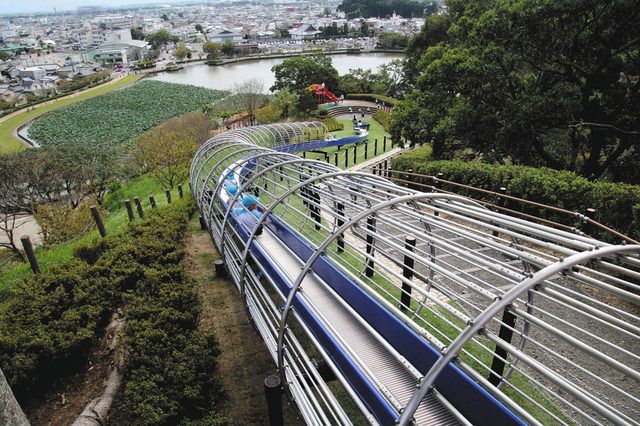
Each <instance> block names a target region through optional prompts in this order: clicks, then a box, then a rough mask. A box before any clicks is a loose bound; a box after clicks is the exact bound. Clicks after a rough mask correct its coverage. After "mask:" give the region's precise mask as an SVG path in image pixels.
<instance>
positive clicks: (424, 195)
mask: <svg viewBox="0 0 640 426" xmlns="http://www.w3.org/2000/svg"><path fill="white" fill-rule="evenodd" d="M436 198H448V199H451V198H453V199H459V200H465V201H468V199H466V198H464V197H461V196H459V195H449V194H439V193H413V194H408V195H401V196H397V197H394V198H390V199H388V200H385V201H381V202H379V203H376V204H374V205H373V206H372V207H371V208H369V209H367V210H364V211H362V212H360V213H358V214H357V215H355V216H354V217H352V218H351V219H349V220H348V221H346V222H345V223H344V224H343V225H342V226H341V227H339V228H338V229H337V230H336V231H334V232H333V234H332V235H331V236H329V237H328V238H327V239H326V240H324V242H323V243H322V244H321V245H320V246H319V247H318V248H317V249H316V250H315V252H314V253H313V255H311V257H310V258H309V260H307V262H306V263H305V265H304V267H303V268H302V271H301V272H300V274H298V277H297V278H296V281H295V282H294V283H293V285H292V286H291V290H289V295H288V296H287V301H286V302H285V306H284V308H283V310H282V316H281V318H280V324H279V326H278V349H277V350H278V369H279V370H280V375H281V376H283V375H284V368H283V367H284V364H283V361H284V353H283V343H284V332H285V328H286V327H287V318H288V317H289V312H290V311H291V307H292V305H293V299H294V298H295V296H296V294H297V292H298V290H299V289H300V286H301V284H302V281H303V280H304V278H305V276H306V275H307V273H308V272H309V271H310V270H311V267H312V266H313V264H314V263H315V261H316V260H317V259H318V258H319V257H320V256H321V255H322V254H324V251H325V250H326V249H327V247H329V245H330V244H331V243H332V242H333V241H335V239H336V238H338V236H339V235H340V234H342V233H343V232H345V231H346V230H348V229H349V228H350V227H352V226H353V224H355V223H358V222H360V221H361V220H362V219H364V218H365V217H367V216H369V215H371V214H372V213H375V212H377V211H379V210H381V209H384V208H385V207H389V206H393V205H396V204H401V203H405V202H407V201H414V200H421V199H436Z"/></svg>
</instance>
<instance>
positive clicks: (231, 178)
mask: <svg viewBox="0 0 640 426" xmlns="http://www.w3.org/2000/svg"><path fill="white" fill-rule="evenodd" d="M235 178H236V174H235V173H233V172H229V173H228V174H227V179H230V180H234V179H235Z"/></svg>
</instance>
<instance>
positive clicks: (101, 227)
mask: <svg viewBox="0 0 640 426" xmlns="http://www.w3.org/2000/svg"><path fill="white" fill-rule="evenodd" d="M90 209H91V216H93V220H94V221H95V222H96V226H97V227H98V232H99V233H100V236H101V237H103V238H104V237H105V236H106V235H107V230H106V229H105V227H104V223H103V222H102V217H100V212H99V211H98V208H97V207H96V206H91V207H90Z"/></svg>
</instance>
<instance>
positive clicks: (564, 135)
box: [392, 0, 640, 179]
mask: <svg viewBox="0 0 640 426" xmlns="http://www.w3.org/2000/svg"><path fill="white" fill-rule="evenodd" d="M447 6H448V14H447V15H446V16H444V17H442V18H435V17H434V18H432V19H429V20H428V21H427V23H426V25H425V28H424V29H423V31H422V32H421V33H420V34H419V35H418V36H417V37H416V38H415V39H414V40H413V42H412V43H411V44H410V46H409V48H408V51H409V56H408V57H409V60H408V61H407V65H406V67H405V79H406V80H407V81H409V82H412V81H415V85H414V86H413V89H412V90H411V91H410V92H409V93H408V94H407V97H406V99H405V100H404V101H403V102H402V103H401V104H400V106H399V107H398V108H397V109H396V111H394V114H393V117H392V131H393V132H394V136H395V137H398V136H399V135H403V136H405V137H407V138H409V139H410V140H412V141H413V142H424V141H433V144H434V145H433V147H434V155H435V156H436V157H437V158H447V157H448V156H451V155H452V153H454V152H456V151H457V150H461V149H472V150H474V151H475V152H476V153H477V154H478V155H479V156H481V157H483V158H484V159H485V160H488V161H498V162H503V161H512V162H515V163H521V164H530V165H545V166H549V167H553V168H556V169H568V170H573V171H576V172H578V173H580V174H582V175H583V176H586V177H588V178H592V179H593V178H598V177H600V176H603V175H604V174H605V173H606V172H608V171H611V170H614V169H616V167H619V164H620V161H622V160H625V159H626V161H628V160H629V158H635V159H636V160H635V163H636V164H637V166H640V151H639V148H638V145H639V144H640V140H639V137H640V115H639V114H638V110H639V108H640V96H639V94H640V80H638V77H637V76H638V75H639V74H640V26H639V25H638V24H637V23H638V20H639V18H640V8H639V7H638V3H637V0H617V1H613V2H593V1H591V0H565V1H562V2H558V1H555V0H535V1H516V0H489V1H484V2H475V1H471V0H449V1H448V2H447ZM445 34H446V35H445ZM416 57H417V58H419V60H417V59H415V58H416ZM637 166H636V167H635V168H636V169H637Z"/></svg>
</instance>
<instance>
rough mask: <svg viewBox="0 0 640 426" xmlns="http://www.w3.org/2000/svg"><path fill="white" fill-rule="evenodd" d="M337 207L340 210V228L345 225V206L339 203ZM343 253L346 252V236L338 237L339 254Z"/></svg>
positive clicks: (338, 221) (338, 219)
mask: <svg viewBox="0 0 640 426" xmlns="http://www.w3.org/2000/svg"><path fill="white" fill-rule="evenodd" d="M336 207H337V208H338V215H339V216H340V217H338V218H337V223H338V228H340V227H341V226H342V225H344V219H342V217H344V204H342V203H338V204H337V206H336ZM342 252H344V234H340V235H339V236H338V253H342Z"/></svg>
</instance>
